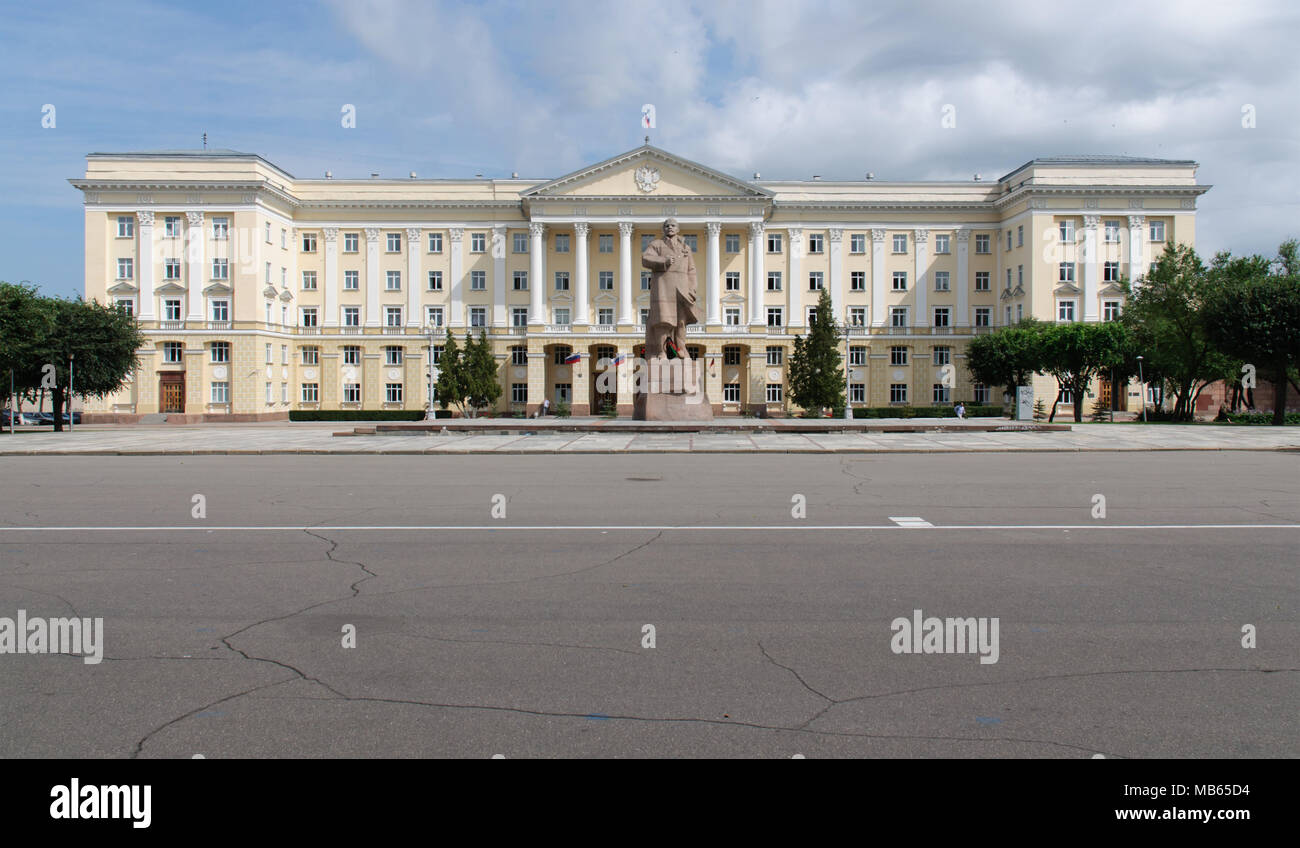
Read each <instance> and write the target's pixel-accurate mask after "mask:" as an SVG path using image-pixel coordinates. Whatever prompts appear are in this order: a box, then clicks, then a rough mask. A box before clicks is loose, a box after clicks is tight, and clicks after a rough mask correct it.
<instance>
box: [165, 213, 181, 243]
mask: <svg viewBox="0 0 1300 848" xmlns="http://www.w3.org/2000/svg"><path fill="white" fill-rule="evenodd" d="M180 237H181V218H180V216H179V215H168V216H167V217H166V218H163V238H180Z"/></svg>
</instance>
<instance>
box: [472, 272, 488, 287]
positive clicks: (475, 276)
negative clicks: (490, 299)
mask: <svg viewBox="0 0 1300 848" xmlns="http://www.w3.org/2000/svg"><path fill="white" fill-rule="evenodd" d="M469 290H470V291H487V271H470V272H469Z"/></svg>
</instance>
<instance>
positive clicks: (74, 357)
mask: <svg viewBox="0 0 1300 848" xmlns="http://www.w3.org/2000/svg"><path fill="white" fill-rule="evenodd" d="M76 358H77V355H76V354H75V353H69V354H68V432H69V433H71V432H72V419H73V417H74V416H73V414H72V360H74V359H76Z"/></svg>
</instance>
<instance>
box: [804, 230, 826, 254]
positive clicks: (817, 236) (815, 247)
mask: <svg viewBox="0 0 1300 848" xmlns="http://www.w3.org/2000/svg"><path fill="white" fill-rule="evenodd" d="M808 252H809V253H825V252H826V236H825V235H823V234H822V233H809V234H808Z"/></svg>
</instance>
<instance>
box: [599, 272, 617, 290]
mask: <svg viewBox="0 0 1300 848" xmlns="http://www.w3.org/2000/svg"><path fill="white" fill-rule="evenodd" d="M596 287H597V288H598V289H599V290H600V291H613V290H614V272H613V271H601V272H600V273H599V274H597V275H596Z"/></svg>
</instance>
